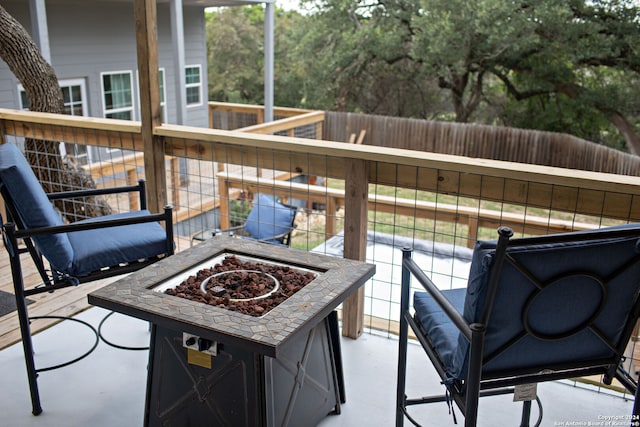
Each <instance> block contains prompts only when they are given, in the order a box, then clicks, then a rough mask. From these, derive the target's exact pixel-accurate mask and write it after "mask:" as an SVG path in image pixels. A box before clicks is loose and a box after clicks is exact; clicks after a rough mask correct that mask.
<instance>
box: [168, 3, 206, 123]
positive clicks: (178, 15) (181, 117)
mask: <svg viewBox="0 0 640 427" xmlns="http://www.w3.org/2000/svg"><path fill="white" fill-rule="evenodd" d="M171 44H172V46H173V67H174V69H173V73H174V75H175V88H176V93H175V97H174V100H173V102H175V105H176V124H178V125H183V124H185V120H186V118H187V107H186V105H187V103H186V96H187V95H186V89H185V71H184V67H185V59H184V18H183V16H182V0H171ZM205 72H206V70H205Z"/></svg>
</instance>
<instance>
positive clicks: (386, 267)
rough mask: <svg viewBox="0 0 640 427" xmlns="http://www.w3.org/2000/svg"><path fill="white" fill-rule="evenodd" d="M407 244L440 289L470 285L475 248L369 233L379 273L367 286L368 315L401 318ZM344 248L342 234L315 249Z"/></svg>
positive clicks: (334, 251)
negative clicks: (469, 278) (403, 272)
mask: <svg viewBox="0 0 640 427" xmlns="http://www.w3.org/2000/svg"><path fill="white" fill-rule="evenodd" d="M405 247H408V248H413V254H412V257H413V259H414V260H415V261H416V263H417V264H418V265H419V266H420V267H421V268H422V270H423V271H424V272H425V274H427V276H429V277H430V278H431V280H433V282H434V283H435V284H436V285H437V286H438V287H439V288H440V289H450V288H463V287H466V285H467V278H468V276H469V266H470V265H471V255H472V250H471V249H469V248H466V247H459V246H453V245H449V244H444V243H436V242H432V241H427V240H417V239H411V238H408V237H400V236H393V235H390V234H386V233H375V232H368V233H367V259H366V261H367V262H369V263H372V264H375V265H376V274H375V276H373V278H372V279H371V280H369V281H368V282H367V284H366V286H365V314H367V315H371V316H375V317H379V318H382V319H390V320H395V321H397V320H399V317H400V316H399V310H400V308H399V304H400V278H401V275H402V248H405ZM343 248H344V236H343V235H342V233H340V234H338V235H336V236H333V237H332V238H331V239H329V240H327V241H326V242H324V243H323V244H321V245H319V246H317V247H316V248H314V249H313V252H318V253H322V254H327V255H334V256H340V257H341V256H342V254H343Z"/></svg>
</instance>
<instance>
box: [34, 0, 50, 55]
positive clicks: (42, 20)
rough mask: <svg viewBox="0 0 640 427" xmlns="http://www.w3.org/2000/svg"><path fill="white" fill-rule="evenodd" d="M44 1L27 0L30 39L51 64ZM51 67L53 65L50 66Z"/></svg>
mask: <svg viewBox="0 0 640 427" xmlns="http://www.w3.org/2000/svg"><path fill="white" fill-rule="evenodd" d="M44 2H45V0H29V11H30V13H31V32H32V34H31V37H32V38H33V41H35V42H36V45H38V48H40V53H42V57H43V58H44V59H46V60H47V62H48V63H49V64H51V47H50V46H49V27H48V26H47V8H46V6H45V3H44ZM52 65H53V64H52Z"/></svg>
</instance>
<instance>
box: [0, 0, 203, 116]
mask: <svg viewBox="0 0 640 427" xmlns="http://www.w3.org/2000/svg"><path fill="white" fill-rule="evenodd" d="M5 2H6V5H5ZM3 7H5V8H6V9H7V11H8V12H9V13H11V14H12V15H13V16H14V17H15V18H16V19H18V21H20V22H21V23H22V24H23V25H24V26H25V27H26V28H27V30H29V31H30V23H29V10H28V2H26V1H24V0H19V1H16V0H8V1H6V0H3ZM47 15H48V17H47V23H48V26H49V39H50V43H51V56H52V62H53V66H54V68H55V70H56V74H57V76H58V79H60V80H64V79H77V78H81V79H84V80H85V82H86V87H87V96H88V98H89V99H88V100H87V101H88V107H89V108H88V110H89V114H90V115H91V116H94V117H102V116H103V105H102V93H101V90H102V89H101V82H100V73H103V72H111V71H131V72H132V73H133V78H134V93H135V96H134V104H135V105H134V107H135V108H134V111H135V113H134V114H135V119H136V120H138V119H139V97H138V87H137V84H138V83H137V78H136V76H137V63H136V40H135V24H134V17H133V3H132V2H131V3H126V2H125V3H121V2H105V1H100V0H77V1H48V2H47ZM184 20H185V24H184V28H185V45H186V46H185V63H186V64H187V65H189V64H201V65H202V78H203V93H202V97H203V104H202V105H201V106H199V107H189V108H187V117H186V120H185V124H187V125H190V126H200V127H207V126H208V119H207V104H206V97H207V80H206V77H207V72H206V69H207V64H206V40H205V28H204V24H205V21H204V10H203V8H201V7H188V8H186V9H185V11H184ZM158 44H159V46H158V56H159V65H160V67H162V68H164V70H165V85H166V93H167V99H166V103H167V108H168V121H169V123H175V118H176V105H175V104H174V103H173V102H172V100H173V99H175V88H174V87H173V85H174V77H173V76H174V68H173V51H172V47H171V27H170V16H169V5H168V4H165V3H161V4H159V5H158ZM16 87H17V81H16V80H15V78H14V77H13V75H12V74H11V73H10V71H9V70H8V68H7V67H6V65H5V64H4V63H3V62H0V106H1V107H6V108H18V107H19V101H18V99H17V90H16Z"/></svg>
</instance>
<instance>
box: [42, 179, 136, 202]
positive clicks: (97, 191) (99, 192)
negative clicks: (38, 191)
mask: <svg viewBox="0 0 640 427" xmlns="http://www.w3.org/2000/svg"><path fill="white" fill-rule="evenodd" d="M134 191H135V192H138V193H140V207H141V209H146V184H145V181H144V180H143V179H141V180H139V181H138V184H137V185H123V186H118V187H109V188H92V189H86V190H71V191H60V192H56V193H49V194H47V197H48V198H49V200H60V199H74V198H80V197H91V196H103V195H105V194H119V193H131V192H134Z"/></svg>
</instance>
